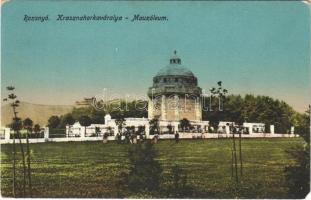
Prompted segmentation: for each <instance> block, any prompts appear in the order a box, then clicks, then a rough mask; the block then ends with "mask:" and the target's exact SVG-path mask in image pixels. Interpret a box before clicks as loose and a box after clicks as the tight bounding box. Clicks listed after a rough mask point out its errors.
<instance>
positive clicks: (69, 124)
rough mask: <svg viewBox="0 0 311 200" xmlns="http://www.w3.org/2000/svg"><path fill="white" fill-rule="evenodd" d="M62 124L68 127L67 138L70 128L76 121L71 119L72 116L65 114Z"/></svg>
mask: <svg viewBox="0 0 311 200" xmlns="http://www.w3.org/2000/svg"><path fill="white" fill-rule="evenodd" d="M64 122H65V124H66V125H68V137H69V133H70V128H71V126H72V125H73V124H74V123H75V122H76V120H75V119H74V118H73V116H72V114H67V115H65V116H64Z"/></svg>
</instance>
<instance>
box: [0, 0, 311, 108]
mask: <svg viewBox="0 0 311 200" xmlns="http://www.w3.org/2000/svg"><path fill="white" fill-rule="evenodd" d="M25 14H26V15H30V16H41V15H42V16H46V15H49V19H50V20H49V21H48V22H42V23H41V22H24V20H23V19H24V15H25ZM58 14H64V15H74V16H76V15H84V14H86V15H93V14H96V15H105V14H107V15H120V16H123V17H129V18H132V17H133V15H135V14H140V15H152V14H156V15H160V16H167V18H168V21H165V22H130V21H129V20H128V21H121V22H117V23H115V22H106V21H96V22H94V21H91V22H72V21H67V22H60V21H56V18H57V15H58ZM309 23H310V15H309V9H308V7H307V5H306V4H304V3H302V2H298V1H286V2H280V1H272V2H269V1H255V2H250V1H245V2H243V1H227V2H224V1H223V2H216V1H211V2H203V1H198V2H186V1H182V2H173V1H171V2H163V1H161V2H154V1H153V2H145V1H134V2H125V1H121V2H113V1H108V2H102V1H40V0H37V1H15V0H11V1H9V2H7V3H5V4H3V5H2V31H1V36H2V37H1V41H2V49H1V52H2V60H1V70H2V73H1V78H2V90H1V91H2V95H3V94H4V92H5V90H4V89H5V87H6V86H7V85H14V86H15V87H16V88H17V90H16V92H17V95H18V96H19V99H20V100H21V101H27V102H32V103H40V104H73V103H74V102H75V101H76V100H80V99H82V98H83V97H90V96H94V95H98V94H101V93H102V90H103V89H104V88H107V89H108V90H109V91H111V92H112V93H115V94H117V95H120V96H121V97H122V96H125V95H131V96H133V95H136V96H137V95H140V96H146V93H147V89H148V87H150V86H151V85H152V77H153V76H154V75H155V74H156V73H157V72H158V71H159V70H160V69H161V68H163V67H165V66H166V65H167V64H168V59H169V57H170V56H171V55H172V52H173V51H174V50H175V49H176V50H177V51H178V55H179V56H180V57H181V59H182V63H183V65H184V66H186V67H187V68H189V69H191V70H192V71H193V73H194V74H195V75H196V76H197V77H198V82H199V86H200V87H202V88H203V89H205V90H208V89H209V88H211V87H213V86H215V84H216V82H217V81H219V80H221V81H223V84H224V87H226V88H227V89H228V90H229V92H230V93H231V94H242V95H244V94H247V93H251V94H255V95H268V96H271V97H273V98H278V99H280V100H284V101H285V102H287V103H288V104H290V105H291V106H293V107H294V108H295V109H296V110H298V111H304V110H306V109H307V105H308V104H309V103H310V96H311V95H310V81H309V79H310V70H309V69H310V27H309Z"/></svg>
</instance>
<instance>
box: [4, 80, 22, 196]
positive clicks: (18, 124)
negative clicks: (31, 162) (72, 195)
mask: <svg viewBox="0 0 311 200" xmlns="http://www.w3.org/2000/svg"><path fill="white" fill-rule="evenodd" d="M6 89H7V91H9V94H8V97H7V98H5V99H3V101H8V100H9V101H10V106H11V107H12V109H13V122H12V124H11V128H12V129H13V130H14V134H13V191H12V192H13V197H15V196H16V147H15V135H16V134H17V136H18V138H19V144H20V149H21V154H22V163H23V196H25V188H26V163H25V152H24V148H23V144H22V140H21V134H20V129H21V128H22V122H21V119H20V118H19V117H17V113H18V112H17V111H16V108H17V107H18V106H19V104H20V101H19V100H17V99H16V98H17V96H16V95H15V94H14V93H13V91H14V89H15V87H13V86H8V87H7V88H6Z"/></svg>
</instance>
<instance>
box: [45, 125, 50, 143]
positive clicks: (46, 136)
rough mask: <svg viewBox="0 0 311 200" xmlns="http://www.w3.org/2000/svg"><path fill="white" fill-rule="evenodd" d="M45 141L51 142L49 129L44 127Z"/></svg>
mask: <svg viewBox="0 0 311 200" xmlns="http://www.w3.org/2000/svg"><path fill="white" fill-rule="evenodd" d="M44 139H45V141H48V140H49V127H44Z"/></svg>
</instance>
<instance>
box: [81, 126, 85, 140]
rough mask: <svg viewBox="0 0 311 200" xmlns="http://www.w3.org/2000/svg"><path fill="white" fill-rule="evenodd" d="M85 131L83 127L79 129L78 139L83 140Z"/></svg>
mask: <svg viewBox="0 0 311 200" xmlns="http://www.w3.org/2000/svg"><path fill="white" fill-rule="evenodd" d="M85 129H86V127H85V126H83V127H81V129H80V137H81V138H85Z"/></svg>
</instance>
